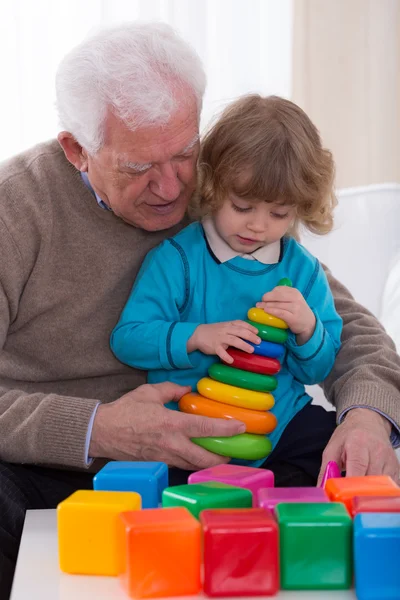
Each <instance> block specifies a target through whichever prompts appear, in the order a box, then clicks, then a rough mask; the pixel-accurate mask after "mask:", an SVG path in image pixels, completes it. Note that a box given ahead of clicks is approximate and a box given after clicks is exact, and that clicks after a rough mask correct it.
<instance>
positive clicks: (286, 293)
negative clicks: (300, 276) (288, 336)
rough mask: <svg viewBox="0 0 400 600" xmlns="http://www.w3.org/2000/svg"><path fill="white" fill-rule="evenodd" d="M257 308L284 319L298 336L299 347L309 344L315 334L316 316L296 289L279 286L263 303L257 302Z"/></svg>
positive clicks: (268, 293) (265, 295)
mask: <svg viewBox="0 0 400 600" xmlns="http://www.w3.org/2000/svg"><path fill="white" fill-rule="evenodd" d="M256 306H257V308H261V309H263V310H264V311H265V312H267V313H269V314H270V315H273V316H274V317H279V318H280V319H283V320H284V321H285V322H286V323H287V324H288V326H289V329H290V330H291V331H292V332H293V333H295V334H296V341H297V344H298V345H299V346H302V345H303V344H305V343H306V342H308V340H309V339H310V338H311V336H312V334H313V333H314V329H315V315H314V313H313V311H312V310H311V308H310V307H309V306H308V304H307V302H306V301H305V299H304V297H303V295H302V293H301V292H299V290H296V288H292V287H287V286H281V285H279V286H277V287H275V288H274V289H273V290H272V292H267V293H266V294H264V296H263V297H262V302H257V304H256Z"/></svg>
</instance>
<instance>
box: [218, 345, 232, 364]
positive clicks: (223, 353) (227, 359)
mask: <svg viewBox="0 0 400 600" xmlns="http://www.w3.org/2000/svg"><path fill="white" fill-rule="evenodd" d="M216 354H217V356H219V358H220V359H221V360H222V361H223V362H225V363H228V364H229V365H231V364H232V363H233V358H232V356H230V355H229V354H228V353H227V351H226V350H225V348H223V347H222V346H219V347H218V348H217V350H216Z"/></svg>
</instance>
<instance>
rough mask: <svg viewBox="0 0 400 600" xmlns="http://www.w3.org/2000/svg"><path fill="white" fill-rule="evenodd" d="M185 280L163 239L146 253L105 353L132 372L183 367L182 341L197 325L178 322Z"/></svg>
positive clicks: (176, 257)
mask: <svg viewBox="0 0 400 600" xmlns="http://www.w3.org/2000/svg"><path fill="white" fill-rule="evenodd" d="M189 294H190V279H189V278H188V272H187V269H186V271H185V267H184V264H183V261H182V258H181V256H180V254H179V252H178V250H177V249H176V248H175V247H174V246H172V244H171V243H170V242H169V241H168V240H167V241H165V242H163V243H162V244H161V245H160V246H158V247H157V248H155V249H154V250H152V251H151V252H149V254H148V255H147V257H146V259H145V261H144V263H143V265H142V268H141V269H140V272H139V274H138V276H137V278H136V281H135V284H134V286H133V288H132V291H131V293H130V296H129V298H128V301H127V303H126V305H125V308H124V310H123V311H122V314H121V317H120V319H119V321H118V323H117V325H116V327H115V328H114V330H113V332H112V334H111V341H110V344H111V349H112V351H113V352H114V354H115V356H116V357H117V358H118V359H119V360H120V361H121V362H123V363H125V364H127V365H130V366H131V367H136V368H137V369H144V370H152V369H167V370H171V369H186V368H191V367H192V366H193V365H192V363H191V361H190V358H189V355H188V352H187V342H188V340H189V338H190V337H191V336H192V335H193V332H194V331H195V329H196V327H197V326H198V325H199V323H182V322H181V321H180V319H181V314H182V312H183V311H184V309H185V305H186V303H187V301H188V298H189Z"/></svg>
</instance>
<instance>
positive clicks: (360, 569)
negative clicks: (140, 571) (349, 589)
mask: <svg viewBox="0 0 400 600" xmlns="http://www.w3.org/2000/svg"><path fill="white" fill-rule="evenodd" d="M399 554H400V513H363V514H358V515H357V516H356V518H355V519H354V568H355V584H356V594H357V598H358V600H383V599H385V600H399V598H400V575H399Z"/></svg>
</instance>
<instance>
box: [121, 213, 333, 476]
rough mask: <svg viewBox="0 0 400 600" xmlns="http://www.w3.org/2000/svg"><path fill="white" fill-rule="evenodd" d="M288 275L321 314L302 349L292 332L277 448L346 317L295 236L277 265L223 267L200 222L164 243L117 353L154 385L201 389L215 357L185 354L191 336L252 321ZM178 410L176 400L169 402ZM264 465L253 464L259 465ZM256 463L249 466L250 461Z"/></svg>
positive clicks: (326, 363)
mask: <svg viewBox="0 0 400 600" xmlns="http://www.w3.org/2000/svg"><path fill="white" fill-rule="evenodd" d="M283 277H288V278H289V279H291V280H292V282H293V285H294V287H296V288H297V289H298V290H299V291H300V292H301V293H302V294H303V296H304V298H305V299H306V301H307V303H308V304H309V306H310V308H311V309H312V310H313V312H314V314H315V317H316V327H315V331H314V334H313V336H312V337H311V338H310V340H309V341H308V342H306V343H305V344H304V345H302V346H298V345H297V344H296V339H295V336H294V335H293V334H292V333H289V338H288V341H287V342H286V351H285V355H284V358H283V360H282V369H281V371H280V372H279V374H278V376H277V378H278V387H277V389H276V390H275V391H274V392H273V395H274V397H275V406H274V408H273V409H272V412H273V413H274V414H275V415H276V417H277V420H278V425H277V428H276V429H275V430H274V431H273V432H272V433H271V434H269V435H268V437H269V439H270V440H271V442H272V444H273V447H275V446H276V444H277V442H278V440H279V438H280V436H281V434H282V431H283V430H284V429H285V427H286V426H287V424H288V423H289V421H290V420H291V419H292V418H293V417H294V415H295V414H296V413H297V412H298V411H299V410H301V409H302V408H303V407H304V406H305V405H306V404H307V403H308V402H310V400H311V399H310V396H308V394H307V393H306V392H305V388H304V385H305V384H306V385H311V384H314V383H319V382H321V381H323V380H324V379H325V377H326V376H327V375H328V373H329V371H330V370H331V368H332V366H333V363H334V361H335V356H336V353H337V351H338V349H339V347H340V334H341V330H342V320H341V318H340V317H339V315H338V314H337V313H336V310H335V307H334V302H333V298H332V294H331V291H330V288H329V284H328V282H327V279H326V276H325V273H324V271H323V269H322V267H321V265H320V263H319V261H318V260H317V259H316V258H315V257H313V256H312V255H311V254H310V253H309V252H308V251H307V250H306V249H305V248H304V247H303V246H301V244H299V243H298V242H296V241H295V240H294V239H292V238H284V239H283V240H282V242H281V256H280V260H279V262H278V263H276V264H271V265H265V264H262V263H260V262H258V261H251V260H248V259H245V258H242V257H240V256H238V257H236V258H234V259H232V260H230V261H228V262H225V263H222V264H221V263H220V262H219V261H218V259H217V258H216V257H215V256H214V255H213V253H212V251H211V249H210V248H209V246H208V243H207V240H206V238H205V234H204V230H203V227H202V226H201V224H200V223H193V224H191V225H189V227H186V228H185V229H183V230H182V231H181V232H180V233H178V234H177V235H176V236H175V237H173V238H171V239H168V240H166V241H164V242H163V243H162V244H161V245H160V246H158V247H157V248H155V249H154V250H152V251H151V252H150V253H149V254H148V255H147V257H146V259H145V261H144V263H143V265H142V268H141V270H140V272H139V274H138V276H137V278H136V281H135V284H134V286H133V289H132V292H131V294H130V297H129V299H128V302H127V304H126V306H125V308H124V310H123V312H122V315H121V317H120V320H119V322H118V324H117V326H116V327H115V329H114V331H113V332H112V335H111V348H112V351H113V352H114V354H115V356H116V357H117V358H118V359H119V360H120V361H121V362H123V363H125V364H127V365H130V366H132V367H136V368H138V369H144V370H147V371H148V372H149V373H148V381H149V383H158V382H161V381H173V382H175V383H179V384H181V385H190V386H192V388H193V390H195V389H196V383H197V381H198V380H199V379H201V378H202V377H204V376H206V375H207V371H208V368H209V366H210V365H211V364H212V363H214V362H216V357H215V356H206V355H204V354H202V353H201V352H199V351H195V352H192V353H191V354H188V353H187V350H186V346H187V342H188V339H189V338H190V337H191V335H192V334H193V332H194V330H195V329H196V327H197V326H198V325H200V324H202V323H217V322H221V321H230V320H234V319H246V318H247V311H248V309H249V308H251V307H252V306H254V305H255V303H256V302H258V301H259V300H260V299H261V297H262V296H263V294H264V293H265V292H268V291H270V290H272V289H273V288H274V287H275V286H276V285H277V283H278V281H279V280H280V279H282V278H283ZM168 406H169V407H170V408H172V409H176V408H177V405H176V404H175V403H172V402H171V403H170V404H169V405H168ZM262 462H263V461H262V460H261V461H254V462H252V463H251V464H252V465H253V466H258V465H260V464H261V463H262ZM248 464H250V463H248Z"/></svg>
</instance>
